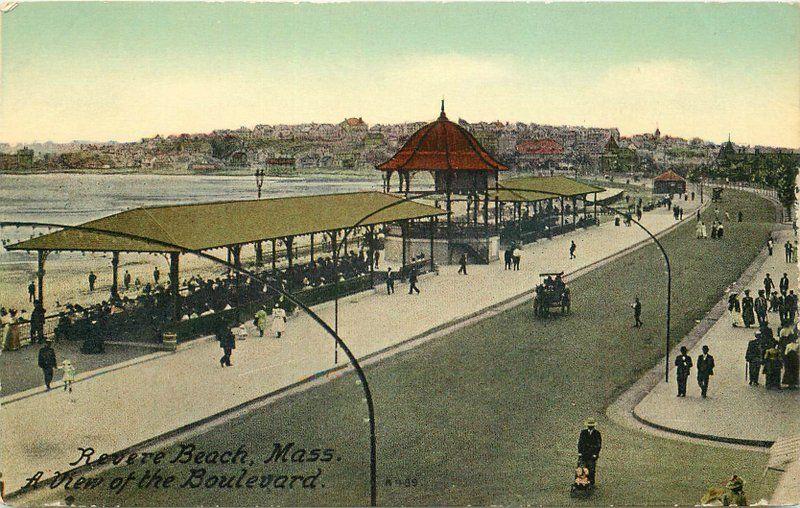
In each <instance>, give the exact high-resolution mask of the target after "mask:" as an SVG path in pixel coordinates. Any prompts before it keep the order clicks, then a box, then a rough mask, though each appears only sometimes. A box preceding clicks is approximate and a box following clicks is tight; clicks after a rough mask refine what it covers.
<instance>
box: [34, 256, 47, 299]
mask: <svg viewBox="0 0 800 508" xmlns="http://www.w3.org/2000/svg"><path fill="white" fill-rule="evenodd" d="M48 253H49V251H46V250H40V251H38V252H37V254H38V256H37V258H38V259H37V270H36V282H37V283H38V285H39V291H38V293H39V305H41V306H42V307H44V262H45V260H47V254H48Z"/></svg>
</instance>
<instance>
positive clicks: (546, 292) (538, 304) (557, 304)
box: [533, 272, 571, 317]
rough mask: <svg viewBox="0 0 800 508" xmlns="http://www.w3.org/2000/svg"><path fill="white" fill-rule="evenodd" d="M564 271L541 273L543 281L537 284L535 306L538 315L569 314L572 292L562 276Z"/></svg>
mask: <svg viewBox="0 0 800 508" xmlns="http://www.w3.org/2000/svg"><path fill="white" fill-rule="evenodd" d="M563 276H564V272H552V273H540V274H539V277H541V278H542V283H541V284H539V285H538V286H536V296H535V297H534V298H533V308H534V312H535V314H536V316H538V317H548V316H550V315H552V314H556V313H557V314H559V315H563V314H569V311H570V303H571V298H570V293H569V288H568V287H567V285H566V284H565V283H564V280H563V279H562V277H563Z"/></svg>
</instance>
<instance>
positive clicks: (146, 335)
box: [15, 259, 430, 345]
mask: <svg viewBox="0 0 800 508" xmlns="http://www.w3.org/2000/svg"><path fill="white" fill-rule="evenodd" d="M412 268H416V269H417V273H418V274H420V275H422V274H424V273H427V272H429V271H430V260H428V259H418V260H415V261H412V262H410V263H408V264H407V265H406V266H405V267H402V268H401V269H400V270H399V271H398V273H397V274H396V275H395V277H396V278H397V280H400V281H404V280H406V279H407V278H408V274H409V273H410V272H411V269H412ZM385 281H386V272H385V271H375V272H373V273H372V274H369V273H366V274H363V275H359V276H357V277H351V278H348V279H345V280H344V281H341V282H339V285H338V294H339V297H340V298H341V297H345V296H350V295H353V294H356V293H360V292H362V291H367V290H369V289H372V288H373V287H375V286H376V285H379V284H382V283H384V282H385ZM183 289H184V292H185V288H183ZM336 291H337V287H336V284H333V283H328V284H324V285H321V286H315V287H307V288H299V289H297V290H296V291H294V292H293V294H294V295H295V296H296V297H297V298H298V299H299V300H300V301H301V302H303V303H304V304H306V305H309V306H313V305H318V304H320V303H324V302H327V301H330V300H333V299H334V297H335V295H336ZM277 301H278V296H277V295H273V294H269V293H265V294H263V296H259V297H256V298H253V297H249V298H247V301H245V302H244V303H242V304H241V305H239V306H238V307H235V308H231V309H227V310H219V311H215V312H214V313H213V314H209V315H206V316H199V317H195V318H192V319H189V320H185V321H177V322H174V321H171V320H170V316H171V311H170V309H169V308H168V307H160V306H157V307H154V308H152V309H150V310H149V311H145V309H135V310H134V311H132V312H121V313H118V314H112V315H111V316H109V320H108V321H109V322H108V327H109V328H108V329H109V332H108V335H109V337H107V340H113V341H114V342H131V343H134V342H150V343H154V342H160V341H161V338H162V337H163V334H164V333H175V334H177V336H178V341H179V342H185V341H188V340H192V339H195V338H199V337H202V336H205V335H209V334H211V333H213V332H214V326H215V325H216V323H218V322H219V319H224V320H225V321H226V322H228V323H229V324H230V325H231V326H233V325H238V324H241V323H244V322H246V321H248V320H252V319H253V315H254V314H255V312H256V311H257V310H258V309H259V308H261V307H262V306H266V308H267V309H268V311H269V312H271V309H272V308H273V306H274V305H275V303H276V302H277ZM284 308H285V307H284ZM286 310H287V311H292V310H293V309H292V308H288V309H286ZM60 317H61V314H60V313H57V314H51V315H49V316H47V317H46V318H45V322H44V335H45V337H49V338H54V337H55V336H56V328H57V326H58V322H59V318H60ZM80 320H81V319H78V320H76V321H75V322H78V321H80ZM15 326H18V327H19V333H20V339H21V342H22V344H23V345H25V344H26V343H29V339H30V330H31V327H30V322H29V321H27V320H20V321H19V322H18V323H17V324H16V325H15ZM71 329H72V332H71V334H70V336H68V337H65V338H66V339H67V340H84V339H87V338H88V337H87V336H84V335H86V334H85V333H78V332H77V329H78V328H77V327H74V323H73V325H72V326H71Z"/></svg>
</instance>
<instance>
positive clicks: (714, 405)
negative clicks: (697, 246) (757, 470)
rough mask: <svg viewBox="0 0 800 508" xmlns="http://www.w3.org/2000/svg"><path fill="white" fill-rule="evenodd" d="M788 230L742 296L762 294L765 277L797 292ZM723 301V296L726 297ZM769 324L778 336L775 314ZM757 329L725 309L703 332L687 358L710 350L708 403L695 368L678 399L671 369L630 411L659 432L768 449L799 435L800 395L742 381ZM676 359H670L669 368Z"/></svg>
mask: <svg viewBox="0 0 800 508" xmlns="http://www.w3.org/2000/svg"><path fill="white" fill-rule="evenodd" d="M790 235H791V230H786V229H784V230H781V231H779V232H778V233H777V235H776V242H775V243H776V246H777V247H781V249H780V250H779V249H777V248H776V249H775V253H774V255H773V256H771V257H769V256H766V260H765V261H764V263H763V265H762V266H761V267H760V268H759V269H758V270H757V271H756V274H755V276H754V277H753V278H752V280H751V281H749V283H747V284H746V285H745V286H744V287H741V288H739V289H740V292H741V291H744V289H750V294H751V295H755V296H757V295H758V289H759V288H760V289H763V280H764V276H765V275H766V274H767V273H770V274H771V276H772V278H773V279H774V280H775V281H776V284H777V282H778V280H779V279H780V277H781V275H782V274H783V273H784V272H786V273H788V274H789V280H790V286H789V288H790V289H794V290H795V293H797V287H798V286H797V282H798V267H797V264H796V263H786V262H785V261H784V256H783V249H782V245H783V243H784V242H785V241H786V239H787V238H788V237H789V236H790ZM725 300H726V301H727V295H726V297H725ZM769 319H770V324H771V325H772V328H773V330H774V331H775V335H776V337H777V330H775V328H776V326H777V325H776V323H778V322H779V320H778V317H777V314H775V313H770V315H769ZM756 331H757V328H751V329H746V328H734V327H732V326H731V320H730V318H729V316H728V312H727V306H726V308H725V312H724V313H723V314H722V317H721V318H720V319H719V320H718V321H717V322H716V323H715V324H714V325H713V326H711V328H710V329H709V330H708V332H706V334H705V335H704V336H703V338H702V339H701V340H700V341H698V343H697V344H696V346H695V347H694V348H692V349H691V351H690V352H689V355H690V356H691V357H692V360H693V361H694V362H695V363H696V358H697V356H698V355H699V354H700V353H701V348H702V346H703V345H704V344H705V345H708V347H709V348H710V353H711V354H712V355H713V356H714V360H715V364H716V367H715V368H714V375H713V376H712V377H711V382H710V384H709V391H708V398H707V399H703V398H701V397H700V388H699V387H698V385H697V378H696V372H697V371H696V369H695V368H693V369H692V372H691V375H690V377H689V379H688V384H687V387H688V388H687V396H686V398H677V397H676V394H677V384H676V381H675V372H674V370H675V369H674V366H673V368H672V369H671V370H670V383H669V384H667V383H665V382H664V381H663V380H662V381H661V382H659V383H658V385H656V386H655V388H653V390H652V391H651V392H650V393H649V394H648V395H647V396H646V397H644V399H643V400H642V401H641V402H640V403H639V404H638V405H637V406H636V407H635V408H634V410H633V412H634V415H635V416H636V417H637V418H638V419H639V420H641V421H644V422H645V423H647V424H650V425H652V426H656V427H658V428H660V429H662V430H671V431H672V432H677V433H681V434H684V435H693V436H695V437H706V438H709V439H720V438H722V439H721V440H726V441H729V442H737V441H738V442H741V443H742V444H754V445H758V444H761V445H762V446H763V445H766V444H768V443H770V442H774V441H775V440H777V439H779V438H782V437H789V436H794V435H799V434H800V391H797V390H794V391H790V390H783V391H779V392H776V391H771V390H766V389H765V388H764V376H763V375H762V376H761V386H755V387H754V386H749V385H748V382H747V380H746V379H745V361H744V354H745V351H746V349H747V343H748V341H750V340H751V339H752V338H753V337H754V334H755V332H756ZM673 360H674V354H673V357H672V358H670V363H672V362H673Z"/></svg>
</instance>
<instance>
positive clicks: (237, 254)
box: [230, 245, 242, 309]
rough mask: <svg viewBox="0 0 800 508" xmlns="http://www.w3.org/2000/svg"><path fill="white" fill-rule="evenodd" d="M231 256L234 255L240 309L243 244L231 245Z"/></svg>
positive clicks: (237, 306)
mask: <svg viewBox="0 0 800 508" xmlns="http://www.w3.org/2000/svg"><path fill="white" fill-rule="evenodd" d="M230 252H231V256H232V257H233V266H234V268H236V270H235V271H236V274H235V277H236V308H237V309H238V308H239V307H241V305H242V301H241V292H242V291H241V290H242V288H241V282H242V275H241V271H242V246H241V245H234V246H233V247H230Z"/></svg>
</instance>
